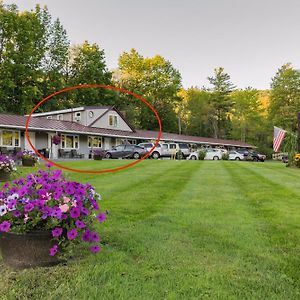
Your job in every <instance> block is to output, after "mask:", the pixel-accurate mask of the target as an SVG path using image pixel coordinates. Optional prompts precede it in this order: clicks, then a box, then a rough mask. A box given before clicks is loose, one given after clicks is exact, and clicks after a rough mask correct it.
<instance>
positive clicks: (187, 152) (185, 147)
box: [178, 143, 191, 158]
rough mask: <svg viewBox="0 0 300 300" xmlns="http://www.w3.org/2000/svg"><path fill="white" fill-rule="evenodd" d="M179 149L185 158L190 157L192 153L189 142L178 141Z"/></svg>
mask: <svg viewBox="0 0 300 300" xmlns="http://www.w3.org/2000/svg"><path fill="white" fill-rule="evenodd" d="M178 145H179V149H180V150H181V153H182V156H183V158H186V157H188V156H189V155H190V154H191V150H190V147H189V144H187V143H178Z"/></svg>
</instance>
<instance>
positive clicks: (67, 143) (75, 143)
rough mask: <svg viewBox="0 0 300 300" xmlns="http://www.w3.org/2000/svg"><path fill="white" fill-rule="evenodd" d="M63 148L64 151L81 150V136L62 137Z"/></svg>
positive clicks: (67, 135)
mask: <svg viewBox="0 0 300 300" xmlns="http://www.w3.org/2000/svg"><path fill="white" fill-rule="evenodd" d="M61 148H62V149H78V148H79V136H78V135H69V134H62V135H61Z"/></svg>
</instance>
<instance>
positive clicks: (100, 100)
mask: <svg viewBox="0 0 300 300" xmlns="http://www.w3.org/2000/svg"><path fill="white" fill-rule="evenodd" d="M69 72H70V73H69V76H70V78H69V84H70V85H81V84H103V85H110V84H111V76H112V74H111V72H109V71H108V70H107V68H106V63H105V55H104V50H103V49H100V47H99V46H98V45H97V44H92V45H91V44H89V43H88V42H87V41H85V42H84V43H83V44H82V45H79V46H75V47H73V48H72V49H71V59H70V70H69ZM72 94H73V100H74V102H75V103H77V104H80V105H100V104H110V103H109V102H108V101H107V100H108V98H111V96H113V97H114V96H115V95H114V93H112V92H110V91H107V90H104V89H81V90H77V91H74V93H72Z"/></svg>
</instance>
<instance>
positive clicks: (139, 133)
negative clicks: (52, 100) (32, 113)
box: [0, 113, 253, 147]
mask: <svg viewBox="0 0 300 300" xmlns="http://www.w3.org/2000/svg"><path fill="white" fill-rule="evenodd" d="M26 120H27V117H26V116H18V115H10V114H3V113H0V127H1V128H16V129H25V126H26ZM28 128H29V129H30V130H35V131H50V132H62V133H77V134H90V135H101V136H107V137H120V138H122V137H123V138H132V139H145V140H156V139H157V136H158V132H157V131H147V130H136V131H135V132H130V131H122V130H114V129H106V128H96V127H89V126H84V125H81V124H79V123H76V122H69V121H59V120H53V119H46V118H30V121H29V126H28ZM161 140H164V141H176V142H186V143H199V144H210V145H225V146H236V147H253V146H251V145H249V144H247V143H244V142H241V141H234V140H223V139H214V138H205V137H198V136H188V135H179V134H175V133H168V132H163V133H162V137H161Z"/></svg>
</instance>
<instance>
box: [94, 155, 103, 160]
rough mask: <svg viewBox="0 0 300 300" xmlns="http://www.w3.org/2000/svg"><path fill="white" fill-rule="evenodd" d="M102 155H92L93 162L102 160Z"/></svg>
mask: <svg viewBox="0 0 300 300" xmlns="http://www.w3.org/2000/svg"><path fill="white" fill-rule="evenodd" d="M102 158H103V157H102V155H94V160H102Z"/></svg>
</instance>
